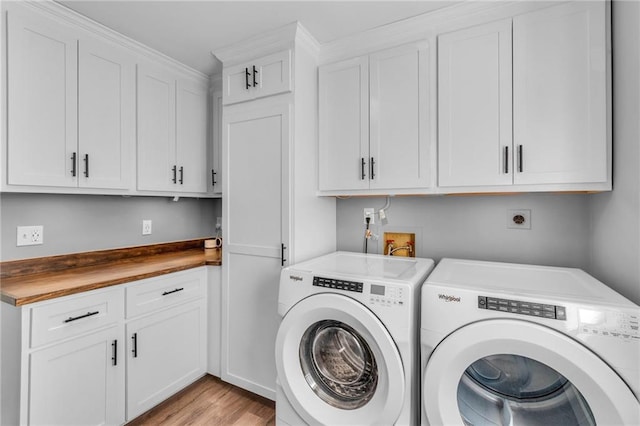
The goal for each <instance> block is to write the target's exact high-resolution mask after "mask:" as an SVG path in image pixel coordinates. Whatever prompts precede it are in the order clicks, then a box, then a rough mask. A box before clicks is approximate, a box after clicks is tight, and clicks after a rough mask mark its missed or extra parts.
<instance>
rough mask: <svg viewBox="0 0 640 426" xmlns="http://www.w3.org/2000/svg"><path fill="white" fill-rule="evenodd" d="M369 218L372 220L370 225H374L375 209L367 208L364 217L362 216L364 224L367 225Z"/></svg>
mask: <svg viewBox="0 0 640 426" xmlns="http://www.w3.org/2000/svg"><path fill="white" fill-rule="evenodd" d="M367 216H368V217H370V218H371V220H370V221H369V225H373V224H375V223H376V220H375V209H373V208H370V207H368V208H365V209H364V212H363V215H362V222H363V223H364V224H365V225H366V224H367Z"/></svg>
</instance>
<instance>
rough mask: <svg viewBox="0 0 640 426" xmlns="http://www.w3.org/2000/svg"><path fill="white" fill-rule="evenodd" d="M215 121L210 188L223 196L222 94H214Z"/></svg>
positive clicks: (213, 121) (213, 123)
mask: <svg viewBox="0 0 640 426" xmlns="http://www.w3.org/2000/svg"><path fill="white" fill-rule="evenodd" d="M212 114H213V119H212V128H213V129H212V134H213V144H212V146H211V158H210V161H211V181H210V185H211V186H210V188H211V192H212V193H214V194H222V92H215V93H214V94H213V112H212Z"/></svg>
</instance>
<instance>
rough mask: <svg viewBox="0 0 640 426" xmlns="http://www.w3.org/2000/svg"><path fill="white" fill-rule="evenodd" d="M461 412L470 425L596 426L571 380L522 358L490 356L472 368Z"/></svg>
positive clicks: (461, 391)
mask: <svg viewBox="0 0 640 426" xmlns="http://www.w3.org/2000/svg"><path fill="white" fill-rule="evenodd" d="M458 407H459V408H460V415H461V416H462V419H463V421H464V423H465V424H467V425H479V424H482V425H524V426H529V425H550V424H561V425H566V426H570V425H595V424H596V421H595V419H594V417H593V414H592V412H591V410H590V408H589V406H588V404H587V402H586V401H585V399H584V397H583V396H582V394H581V393H580V392H579V391H578V389H576V387H575V386H574V385H573V384H572V383H571V382H570V381H569V380H567V379H566V378H565V377H564V376H562V375H561V374H560V373H558V372H557V371H555V370H554V369H552V368H551V367H548V366H546V365H544V364H542V363H540V362H538V361H535V360H533V359H531V358H527V357H524V356H520V355H508V354H498V355H490V356H486V357H484V358H481V359H479V360H477V361H475V362H474V363H473V364H471V365H470V366H469V367H468V368H467V369H466V370H465V372H464V374H463V375H462V377H461V379H460V382H459V384H458Z"/></svg>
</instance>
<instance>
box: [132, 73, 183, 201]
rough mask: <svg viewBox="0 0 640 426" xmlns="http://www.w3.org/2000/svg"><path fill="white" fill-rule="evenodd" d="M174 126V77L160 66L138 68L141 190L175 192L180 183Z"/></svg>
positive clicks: (139, 179)
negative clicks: (177, 183) (177, 184)
mask: <svg viewBox="0 0 640 426" xmlns="http://www.w3.org/2000/svg"><path fill="white" fill-rule="evenodd" d="M175 125H176V79H175V76H174V75H173V74H172V73H170V72H168V71H167V70H164V69H162V68H161V67H160V66H154V65H151V64H140V65H138V159H137V160H138V189H139V190H151V191H153V190H156V191H170V190H173V189H175V187H176V183H175V182H177V164H176V128H175ZM174 178H175V182H174Z"/></svg>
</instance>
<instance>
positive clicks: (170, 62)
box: [7, 0, 209, 81]
mask: <svg viewBox="0 0 640 426" xmlns="http://www.w3.org/2000/svg"><path fill="white" fill-rule="evenodd" d="M15 5H19V7H28V8H30V9H32V10H37V11H38V12H40V13H44V14H46V15H49V16H50V17H52V18H54V19H57V20H58V21H62V22H63V23H65V24H67V25H72V26H74V27H76V28H79V29H80V30H82V31H84V32H87V33H89V34H91V35H95V36H98V37H100V38H102V39H106V40H108V41H110V42H111V43H114V44H116V45H119V46H121V47H124V48H126V49H128V50H130V51H131V52H132V53H133V54H134V55H137V56H140V57H144V58H145V59H150V60H153V61H156V62H160V63H162V64H163V65H166V66H169V67H171V68H173V69H175V70H176V71H178V72H181V73H186V74H188V75H190V76H191V77H192V78H195V79H198V80H207V81H208V80H209V76H208V75H206V74H204V73H202V72H200V71H198V70H195V69H193V68H191V67H189V66H187V65H185V64H183V63H181V62H179V61H177V60H175V59H173V58H171V57H170V56H167V55H165V54H164V53H161V52H159V51H157V50H155V49H153V48H151V47H149V46H147V45H144V44H142V43H140V42H138V41H135V40H133V39H131V38H129V37H126V36H124V35H122V34H120V33H118V32H116V31H114V30H112V29H111V28H109V27H107V26H105V25H102V24H100V23H99V22H96V21H94V20H92V19H90V18H88V17H86V16H84V15H81V14H80V13H78V12H76V11H74V10H71V9H69V8H68V7H66V6H64V5H62V4H60V3H57V2H55V1H53V0H38V1H21V2H13V3H9V5H8V6H7V9H8V10H10V8H12V7H15Z"/></svg>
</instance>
